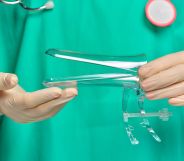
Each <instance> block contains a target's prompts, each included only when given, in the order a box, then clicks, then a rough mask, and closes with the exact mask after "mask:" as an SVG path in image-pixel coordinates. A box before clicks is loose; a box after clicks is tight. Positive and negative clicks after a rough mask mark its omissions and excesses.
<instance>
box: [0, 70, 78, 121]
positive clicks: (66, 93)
mask: <svg viewBox="0 0 184 161" xmlns="http://www.w3.org/2000/svg"><path fill="white" fill-rule="evenodd" d="M17 82H18V79H17V77H16V76H15V75H7V74H1V75H0V89H1V91H0V112H1V113H3V114H4V115H6V116H8V117H10V118H11V119H13V120H14V121H16V122H20V123H28V122H37V121H40V120H44V119H47V118H50V117H52V116H53V115H55V114H56V113H57V112H58V111H59V110H60V109H62V108H63V107H64V105H65V104H66V103H67V102H69V101H70V100H72V99H73V98H74V97H75V96H76V95H77V90H76V89H75V88H70V89H65V90H61V89H60V88H47V89H43V90H39V91H36V92H32V93H28V92H26V91H24V90H23V89H22V88H21V87H20V86H19V85H17Z"/></svg>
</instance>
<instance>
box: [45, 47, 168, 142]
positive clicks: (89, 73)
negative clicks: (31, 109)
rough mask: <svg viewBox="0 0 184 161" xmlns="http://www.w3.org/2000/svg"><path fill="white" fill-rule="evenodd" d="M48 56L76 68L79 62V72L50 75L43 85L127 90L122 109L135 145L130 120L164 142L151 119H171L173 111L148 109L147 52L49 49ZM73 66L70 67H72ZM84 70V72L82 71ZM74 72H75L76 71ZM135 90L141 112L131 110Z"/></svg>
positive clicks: (131, 140) (127, 129)
mask: <svg viewBox="0 0 184 161" xmlns="http://www.w3.org/2000/svg"><path fill="white" fill-rule="evenodd" d="M46 54H47V55H50V56H53V57H56V58H59V59H62V60H63V61H70V62H71V63H72V68H75V64H74V63H78V65H77V67H78V68H79V67H80V69H78V68H77V69H76V73H77V74H76V75H74V76H69V77H62V78H54V77H52V78H49V79H46V80H45V81H44V82H43V84H44V85H45V86H46V87H62V88H68V87H78V86H88V87H89V86H92V85H95V86H112V87H115V86H116V87H120V88H122V89H123V97H122V111H123V121H124V125H125V130H126V132H127V135H128V137H129V139H130V142H131V144H133V145H136V144H139V140H138V139H137V137H136V135H135V134H134V133H135V132H134V131H135V130H134V126H133V125H131V124H130V121H129V120H130V119H132V118H140V119H141V122H140V127H143V128H145V129H146V130H147V132H148V133H149V134H150V135H151V136H152V137H153V138H154V140H155V141H157V142H161V138H160V137H159V136H158V135H157V133H156V131H155V130H154V129H153V127H152V126H151V125H150V122H149V120H148V118H151V117H157V118H159V119H161V120H162V121H167V120H168V119H169V117H170V116H171V113H170V112H169V111H168V110H167V109H162V110H160V111H158V112H146V111H145V108H144V100H145V95H144V91H143V90H142V89H141V87H140V83H139V76H138V69H139V67H141V66H142V65H144V64H146V63H147V60H146V56H145V55H144V54H140V55H135V56H108V55H94V54H86V53H81V52H74V51H66V50H58V49H49V50H48V51H46ZM69 67H70V66H69ZM81 71H83V72H84V73H83V74H81V73H82V72H81ZM72 72H73V71H72ZM132 91H133V92H134V93H135V96H136V97H135V101H136V102H137V107H138V108H137V109H138V111H137V112H129V108H130V107H129V106H128V101H129V96H130V93H131V92H132Z"/></svg>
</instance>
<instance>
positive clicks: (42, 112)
mask: <svg viewBox="0 0 184 161" xmlns="http://www.w3.org/2000/svg"><path fill="white" fill-rule="evenodd" d="M73 98H74V97H70V98H65V99H64V98H58V99H56V100H53V101H50V102H48V103H45V104H43V105H40V106H39V107H37V108H34V109H28V110H26V111H27V115H28V116H30V117H31V118H33V119H38V118H42V117H45V116H47V115H49V113H52V111H54V110H55V109H56V108H58V107H59V108H60V109H62V108H63V107H64V106H65V105H66V103H67V102H69V101H70V100H72V99H73Z"/></svg>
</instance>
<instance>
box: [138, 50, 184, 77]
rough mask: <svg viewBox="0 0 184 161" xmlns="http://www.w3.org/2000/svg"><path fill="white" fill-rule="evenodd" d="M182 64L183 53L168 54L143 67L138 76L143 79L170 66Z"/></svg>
mask: <svg viewBox="0 0 184 161" xmlns="http://www.w3.org/2000/svg"><path fill="white" fill-rule="evenodd" d="M182 63H184V52H178V53H175V54H169V55H167V56H164V57H161V58H159V59H156V60H153V61H151V62H149V63H147V64H145V65H143V66H142V67H141V68H140V69H139V76H140V78H141V79H145V78H148V77H150V76H152V75H154V74H156V73H159V72H161V71H163V70H166V69H168V68H170V67H172V66H175V65H177V64H182Z"/></svg>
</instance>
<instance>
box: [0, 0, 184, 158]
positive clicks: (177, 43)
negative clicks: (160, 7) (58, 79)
mask: <svg viewBox="0 0 184 161" xmlns="http://www.w3.org/2000/svg"><path fill="white" fill-rule="evenodd" d="M147 1H148V0H126V1H125V0H55V9H54V10H52V11H45V12H39V13H34V14H32V13H28V12H26V11H24V10H23V9H21V8H20V7H19V6H7V5H4V4H0V71H1V72H13V73H16V74H17V75H18V76H19V82H20V85H21V86H22V87H23V88H25V89H26V90H27V91H35V90H38V89H41V88H43V86H42V81H43V79H44V78H48V77H51V76H60V74H62V73H63V74H71V75H75V74H76V73H77V72H79V71H80V68H79V67H77V66H75V68H74V67H72V66H68V65H67V63H66V62H65V61H61V60H57V59H55V58H52V57H49V56H46V55H45V54H44V52H45V50H47V49H48V48H59V49H67V50H76V51H85V52H89V53H97V54H101V53H105V54H107V55H122V56H123V55H135V54H139V53H145V54H147V57H148V60H149V61H151V60H153V59H156V58H158V57H161V56H164V55H167V54H169V53H172V52H176V51H181V50H183V49H184V8H183V6H184V1H182V0H173V1H172V2H173V3H174V4H175V6H176V8H177V20H176V21H175V23H174V24H173V25H172V26H170V27H167V28H158V27H154V26H152V25H151V24H150V23H149V22H148V21H147V19H146V18H145V14H144V8H145V5H146V3H147ZM30 2H32V4H31V5H32V6H36V5H39V4H41V3H44V2H45V0H41V1H37V0H32V1H29V3H30ZM121 96H122V89H120V88H111V87H109V88H105V87H94V86H93V87H91V88H90V87H86V88H81V89H79V95H78V96H77V98H75V99H74V100H72V102H70V103H69V104H67V106H66V107H65V108H64V109H63V110H62V111H60V112H59V113H58V114H57V115H56V116H54V117H53V118H51V119H48V120H45V121H42V122H39V123H32V124H19V123H16V122H14V121H12V120H11V119H9V118H7V117H2V118H1V120H0V161H134V160H136V161H173V160H175V161H183V160H184V139H183V137H184V119H183V118H184V113H183V109H182V108H176V107H170V106H169V105H168V104H167V100H163V101H151V102H148V105H147V107H146V108H147V109H149V110H150V111H156V110H158V109H161V108H163V107H168V108H169V110H170V111H173V116H172V118H171V119H170V120H169V121H168V122H162V121H160V120H159V119H152V120H151V123H152V126H153V127H154V128H155V130H156V131H157V132H158V134H159V135H160V137H161V139H162V142H161V143H157V142H155V141H154V139H153V138H152V137H151V136H150V135H149V134H148V133H147V132H146V130H145V129H144V128H141V126H140V125H138V124H137V128H136V134H137V137H138V138H139V140H140V144H139V145H138V146H132V145H131V144H130V142H129V139H128V137H127V135H126V132H125V130H124V124H123V121H122V110H121ZM132 100H133V99H132ZM138 127H140V128H138Z"/></svg>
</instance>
